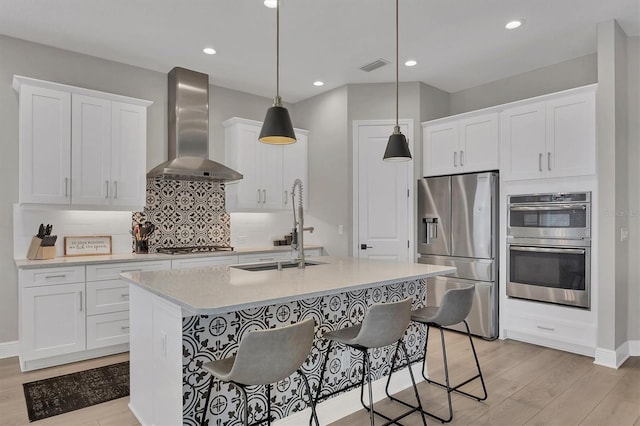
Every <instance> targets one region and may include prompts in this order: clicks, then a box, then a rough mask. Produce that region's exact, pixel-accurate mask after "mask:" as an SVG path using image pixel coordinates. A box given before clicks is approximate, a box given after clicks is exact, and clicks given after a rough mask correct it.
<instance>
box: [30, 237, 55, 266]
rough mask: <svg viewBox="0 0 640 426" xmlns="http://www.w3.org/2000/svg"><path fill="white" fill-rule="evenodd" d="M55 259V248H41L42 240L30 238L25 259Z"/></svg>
mask: <svg viewBox="0 0 640 426" xmlns="http://www.w3.org/2000/svg"><path fill="white" fill-rule="evenodd" d="M54 257H56V246H50V247H42V238H38V237H33V238H31V244H30V245H29V250H28V251H27V259H29V260H45V259H53V258H54Z"/></svg>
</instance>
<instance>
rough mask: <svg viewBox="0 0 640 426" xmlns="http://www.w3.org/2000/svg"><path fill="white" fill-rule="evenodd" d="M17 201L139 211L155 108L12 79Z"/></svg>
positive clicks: (84, 91) (90, 93)
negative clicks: (16, 104) (16, 98)
mask: <svg viewBox="0 0 640 426" xmlns="http://www.w3.org/2000/svg"><path fill="white" fill-rule="evenodd" d="M13 86H14V88H15V89H16V90H17V91H18V92H19V93H20V182H19V187H20V203H39V204H58V205H69V206H74V207H102V208H106V209H128V210H129V209H136V208H142V207H143V206H144V204H145V195H146V187H145V186H146V180H145V175H146V128H147V117H146V114H147V111H146V108H147V107H148V106H149V105H151V102H149V101H144V100H140V99H133V98H127V97H124V96H119V95H112V94H109V93H102V92H97V91H93V90H87V89H82V88H77V87H72V86H65V85H62V84H57V83H51V82H47V81H41V80H35V79H31V78H26V77H20V76H14V79H13Z"/></svg>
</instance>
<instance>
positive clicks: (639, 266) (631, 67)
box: [627, 37, 640, 340]
mask: <svg viewBox="0 0 640 426" xmlns="http://www.w3.org/2000/svg"><path fill="white" fill-rule="evenodd" d="M627 48H628V52H627V59H628V71H627V75H628V77H629V86H628V89H629V131H628V135H629V152H628V168H629V215H628V218H629V299H628V307H627V309H628V316H629V322H628V339H629V340H640V309H638V307H639V306H640V262H639V261H638V259H640V167H639V165H640V37H633V38H629V39H628V40H627Z"/></svg>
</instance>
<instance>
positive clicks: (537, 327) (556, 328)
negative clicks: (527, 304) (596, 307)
mask: <svg viewBox="0 0 640 426" xmlns="http://www.w3.org/2000/svg"><path fill="white" fill-rule="evenodd" d="M506 322H507V326H506V327H505V328H506V329H507V334H509V331H515V332H516V333H518V332H519V333H524V334H526V335H529V336H535V337H537V338H540V339H544V340H552V341H558V342H563V343H565V344H573V345H582V346H588V347H595V343H596V332H595V327H594V326H593V325H591V324H585V323H582V322H577V321H569V320H566V319H560V318H550V317H541V316H537V315H527V314H522V313H513V312H509V314H508V315H507V318H506Z"/></svg>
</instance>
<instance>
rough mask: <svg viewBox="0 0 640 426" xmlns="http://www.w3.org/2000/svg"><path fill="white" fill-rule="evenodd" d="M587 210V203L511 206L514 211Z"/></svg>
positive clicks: (510, 209)
mask: <svg viewBox="0 0 640 426" xmlns="http://www.w3.org/2000/svg"><path fill="white" fill-rule="evenodd" d="M575 209H581V210H586V209H587V206H586V205H585V204H556V205H554V206H509V211H512V212H531V211H553V210H575Z"/></svg>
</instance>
